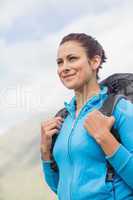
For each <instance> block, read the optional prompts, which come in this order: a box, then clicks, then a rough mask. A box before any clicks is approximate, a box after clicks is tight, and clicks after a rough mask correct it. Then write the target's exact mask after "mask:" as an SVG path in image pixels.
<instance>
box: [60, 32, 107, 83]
mask: <svg viewBox="0 0 133 200" xmlns="http://www.w3.org/2000/svg"><path fill="white" fill-rule="evenodd" d="M68 41H76V42H79V43H80V44H81V46H82V47H84V48H85V51H86V54H87V56H88V58H89V59H92V58H94V56H96V55H98V56H100V57H101V62H100V65H99V67H98V69H97V71H96V79H97V80H98V79H99V76H98V72H99V69H100V68H102V64H103V63H104V62H106V59H107V57H106V55H105V51H104V49H103V47H102V45H101V44H100V43H99V42H98V41H97V40H96V39H95V38H93V37H91V36H90V35H87V34H85V33H70V34H68V35H66V36H65V37H63V39H62V40H61V42H60V44H59V45H62V44H63V43H65V42H68Z"/></svg>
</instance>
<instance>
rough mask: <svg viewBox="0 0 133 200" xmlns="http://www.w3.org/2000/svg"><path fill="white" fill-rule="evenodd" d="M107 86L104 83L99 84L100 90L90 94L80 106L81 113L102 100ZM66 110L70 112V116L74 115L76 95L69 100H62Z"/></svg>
mask: <svg viewBox="0 0 133 200" xmlns="http://www.w3.org/2000/svg"><path fill="white" fill-rule="evenodd" d="M107 91H108V88H107V87H106V86H104V85H100V92H99V93H98V94H97V95H94V96H92V97H91V98H89V100H88V101H87V102H86V103H85V104H84V105H83V107H82V108H81V110H82V113H84V112H86V111H87V110H90V109H91V108H93V107H95V106H96V105H97V104H98V103H100V102H103V100H104V99H105V97H107ZM64 105H65V108H66V110H67V111H68V112H69V113H70V114H71V116H73V117H74V116H75V110H76V96H73V97H72V99H71V100H70V102H69V103H68V102H66V101H65V102H64Z"/></svg>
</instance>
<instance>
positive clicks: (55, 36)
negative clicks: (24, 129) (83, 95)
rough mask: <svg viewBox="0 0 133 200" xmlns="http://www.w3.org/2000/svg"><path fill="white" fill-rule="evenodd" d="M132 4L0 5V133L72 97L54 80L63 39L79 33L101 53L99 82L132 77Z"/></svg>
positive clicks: (42, 0)
mask: <svg viewBox="0 0 133 200" xmlns="http://www.w3.org/2000/svg"><path fill="white" fill-rule="evenodd" d="M132 10H133V1H132V0H126V1H125V0H111V1H107V0H103V1H99V0H93V1H91V0H73V1H71V0H23V1H21V0H12V1H11V0H0V133H3V132H5V131H6V130H7V129H8V128H10V127H12V126H14V125H15V124H17V123H19V122H21V121H23V120H25V119H27V118H29V117H31V116H34V115H36V114H37V113H39V112H52V110H55V109H57V110H58V109H59V108H60V107H62V106H63V103H64V101H66V99H68V101H69V99H70V98H71V96H72V95H73V93H72V91H69V90H67V89H66V88H64V86H63V85H62V84H61V82H60V80H59V78H58V76H57V64H56V54H57V48H58V45H59V42H60V40H61V38H62V37H63V36H65V35H66V34H68V33H71V32H84V33H87V34H89V35H91V36H93V37H95V38H96V39H97V40H98V41H99V42H100V43H101V44H102V46H103V47H104V50H105V52H106V55H107V58H108V59H107V62H106V63H105V64H104V65H103V69H102V70H101V71H100V77H101V79H103V78H105V77H107V76H109V75H111V74H113V73H118V72H129V73H130V72H131V73H132V72H133V70H132V66H133V59H132V52H133V37H132V35H133V23H132V19H133V12H132Z"/></svg>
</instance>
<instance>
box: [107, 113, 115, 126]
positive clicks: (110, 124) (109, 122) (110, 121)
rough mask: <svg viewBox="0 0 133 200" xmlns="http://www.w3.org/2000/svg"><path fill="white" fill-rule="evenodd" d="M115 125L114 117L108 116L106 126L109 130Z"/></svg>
mask: <svg viewBox="0 0 133 200" xmlns="http://www.w3.org/2000/svg"><path fill="white" fill-rule="evenodd" d="M114 123H115V117H114V116H110V117H109V118H108V125H109V128H110V129H111V128H112V126H113V124H114Z"/></svg>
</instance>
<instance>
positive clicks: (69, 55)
mask: <svg viewBox="0 0 133 200" xmlns="http://www.w3.org/2000/svg"><path fill="white" fill-rule="evenodd" d="M71 56H75V54H68V55H67V58H69V57H71ZM59 60H62V58H57V59H56V61H59Z"/></svg>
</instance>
